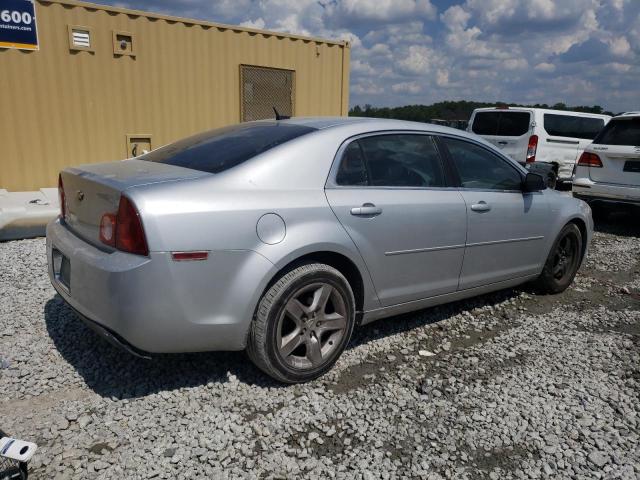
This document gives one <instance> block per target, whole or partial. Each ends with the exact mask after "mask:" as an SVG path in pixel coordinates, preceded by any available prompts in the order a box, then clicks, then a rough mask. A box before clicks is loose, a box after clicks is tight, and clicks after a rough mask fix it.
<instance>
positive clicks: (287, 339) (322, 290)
mask: <svg viewBox="0 0 640 480" xmlns="http://www.w3.org/2000/svg"><path fill="white" fill-rule="evenodd" d="M347 315H348V313H347V304H346V302H345V299H344V298H342V295H341V294H340V292H339V291H338V289H336V288H335V287H334V286H332V285H330V284H329V283H325V282H318V283H312V284H310V285H305V286H304V287H302V288H300V289H299V290H297V291H296V292H295V293H294V294H293V295H291V297H290V298H289V299H288V301H287V303H286V305H285V308H284V310H283V312H282V314H281V315H280V318H279V320H278V325H277V349H278V353H279V355H280V357H281V358H282V360H284V361H285V362H286V363H287V364H288V365H290V366H291V367H294V368H299V369H305V370H306V369H312V368H317V367H319V366H321V365H323V364H324V363H326V362H327V361H329V359H330V358H331V357H332V354H333V353H334V352H335V351H336V349H337V348H338V346H339V345H340V343H341V341H342V339H343V337H344V335H345V333H346V330H347V325H348V322H347Z"/></svg>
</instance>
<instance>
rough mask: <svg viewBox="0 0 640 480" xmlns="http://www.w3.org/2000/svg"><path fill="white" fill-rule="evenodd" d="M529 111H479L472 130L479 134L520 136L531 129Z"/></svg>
mask: <svg viewBox="0 0 640 480" xmlns="http://www.w3.org/2000/svg"><path fill="white" fill-rule="evenodd" d="M530 124H531V114H530V113H529V112H504V111H503V112H477V113H476V116H475V117H474V119H473V125H472V127H471V130H473V133H477V134H478V135H498V136H501V137H520V136H522V135H524V134H526V133H527V132H528V131H529V126H530Z"/></svg>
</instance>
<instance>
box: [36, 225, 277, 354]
mask: <svg viewBox="0 0 640 480" xmlns="http://www.w3.org/2000/svg"><path fill="white" fill-rule="evenodd" d="M54 251H55V252H59V254H58V253H56V255H58V256H59V255H62V256H64V257H66V258H68V259H69V263H68V265H69V270H70V274H69V275H68V276H67V277H65V279H63V278H61V275H60V274H59V271H56V270H57V269H59V266H54V261H53V256H54ZM47 258H48V264H49V267H48V269H49V277H50V279H51V283H52V285H53V286H54V288H55V289H56V291H57V292H58V293H59V294H60V296H61V297H62V298H63V299H64V300H65V301H66V302H67V303H68V304H69V305H70V306H71V307H72V308H73V309H74V310H76V311H77V312H78V313H79V314H80V315H81V316H82V317H85V319H88V321H89V324H90V326H92V328H94V330H97V331H98V333H100V334H101V335H102V336H104V337H106V338H107V339H108V340H109V341H111V342H112V343H116V344H119V345H120V346H121V347H124V348H125V349H128V350H130V351H132V352H133V353H136V354H138V355H142V356H145V355H146V352H150V353H172V352H195V351H208V350H240V349H243V348H244V347H245V342H246V337H247V332H248V329H249V325H250V322H251V319H252V317H253V313H254V309H255V306H256V304H257V302H258V300H259V298H260V295H261V294H262V291H263V290H264V287H265V286H266V283H267V282H268V279H269V278H270V277H271V275H272V273H273V269H274V266H273V264H272V263H271V262H269V261H268V260H267V259H265V258H264V257H263V256H262V255H259V254H258V253H255V252H253V251H248V250H232V251H231V250H225V251H214V252H210V254H209V258H208V259H207V260H205V261H183V262H176V261H173V259H172V258H171V254H170V253H169V252H151V253H150V254H149V257H142V256H138V255H131V254H128V253H124V252H112V253H109V252H104V251H102V250H100V249H98V248H96V247H94V246H92V245H90V244H88V243H87V242H85V241H84V240H82V239H80V238H79V237H77V236H76V235H74V234H73V233H72V232H71V231H70V230H69V229H68V228H67V227H65V226H64V225H62V224H61V223H60V221H59V220H55V221H53V222H51V223H50V224H49V225H48V227H47ZM63 280H64V281H66V282H67V283H68V286H66V285H65V284H64V282H63ZM91 323H93V325H91Z"/></svg>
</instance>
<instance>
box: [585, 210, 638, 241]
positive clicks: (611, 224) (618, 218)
mask: <svg viewBox="0 0 640 480" xmlns="http://www.w3.org/2000/svg"><path fill="white" fill-rule="evenodd" d="M638 218H640V207H636V208H634V207H631V206H629V207H607V208H606V209H604V210H603V211H602V214H601V215H600V216H599V217H596V219H595V222H594V223H595V225H594V229H595V231H596V232H601V233H608V234H611V235H619V236H622V237H635V238H640V221H638Z"/></svg>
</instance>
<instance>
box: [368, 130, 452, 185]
mask: <svg viewBox="0 0 640 480" xmlns="http://www.w3.org/2000/svg"><path fill="white" fill-rule="evenodd" d="M358 143H359V144H360V147H361V148H362V151H363V152H364V157H365V162H366V168H367V174H368V177H369V185H372V186H380V187H443V186H444V175H443V172H442V164H441V162H440V156H439V154H438V150H437V149H436V147H435V144H434V143H433V139H432V138H431V137H430V136H428V135H379V136H374V137H365V138H362V139H360V140H358Z"/></svg>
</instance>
